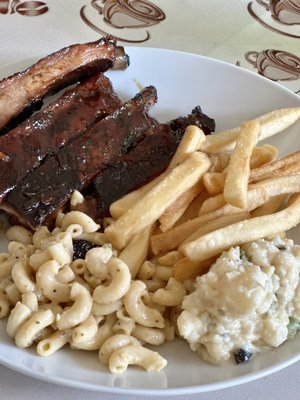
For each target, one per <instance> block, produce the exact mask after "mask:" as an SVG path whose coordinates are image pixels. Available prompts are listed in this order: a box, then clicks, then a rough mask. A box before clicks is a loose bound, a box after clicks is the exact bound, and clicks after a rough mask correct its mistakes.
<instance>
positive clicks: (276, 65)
mask: <svg viewBox="0 0 300 400" xmlns="http://www.w3.org/2000/svg"><path fill="white" fill-rule="evenodd" d="M245 58H246V60H247V61H248V62H249V63H250V64H252V65H253V66H254V67H255V68H256V69H257V71H258V73H259V74H260V75H263V76H265V77H266V78H269V79H271V80H273V81H291V80H295V79H299V78H300V58H299V57H297V56H296V55H294V54H292V53H288V52H287V51H282V50H273V49H267V50H263V51H261V52H257V51H248V52H247V53H245Z"/></svg>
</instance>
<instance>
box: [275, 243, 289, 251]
mask: <svg viewBox="0 0 300 400" xmlns="http://www.w3.org/2000/svg"><path fill="white" fill-rule="evenodd" d="M276 247H277V249H278V250H287V248H286V246H284V245H283V244H279V245H278V246H276Z"/></svg>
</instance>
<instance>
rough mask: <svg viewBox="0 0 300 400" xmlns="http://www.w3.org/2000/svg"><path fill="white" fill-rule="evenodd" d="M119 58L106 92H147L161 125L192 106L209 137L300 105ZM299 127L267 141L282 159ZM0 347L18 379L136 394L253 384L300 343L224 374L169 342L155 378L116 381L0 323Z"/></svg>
mask: <svg viewBox="0 0 300 400" xmlns="http://www.w3.org/2000/svg"><path fill="white" fill-rule="evenodd" d="M127 52H128V54H129V55H130V58H131V66H130V67H129V68H128V70H127V71H125V72H120V71H113V72H110V73H109V76H110V78H111V79H112V81H113V84H114V87H115V89H116V91H117V92H118V93H120V94H121V95H122V96H124V98H128V97H129V96H131V95H133V94H135V93H136V92H137V91H138V84H141V85H144V86H146V85H150V84H153V85H155V86H156V87H157V89H158V95H159V101H158V104H157V105H156V106H155V108H154V110H153V114H154V115H156V116H157V117H158V118H159V119H161V120H168V119H170V118H173V117H175V116H178V115H184V114H186V113H188V112H189V111H191V109H192V108H193V107H194V106H195V105H198V104H200V105H201V107H202V109H203V111H204V112H205V113H207V114H208V115H209V116H211V117H214V118H215V120H216V124H217V130H221V129H224V128H228V127H233V126H236V125H237V124H239V123H240V122H241V121H242V120H244V119H248V118H253V117H256V116H258V115H260V114H262V113H265V112H267V111H270V110H272V109H275V108H281V107H289V106H300V98H299V97H298V96H297V95H295V94H293V93H291V92H289V91H288V90H286V89H284V88H283V87H281V86H279V85H277V84H274V83H272V82H271V81H268V80H266V79H264V78H262V77H260V76H258V75H256V74H254V73H251V72H248V71H246V70H244V69H241V68H239V67H235V66H232V65H229V64H226V63H223V62H220V61H216V60H212V59H208V58H205V57H201V56H196V55H191V54H186V53H181V52H174V51H167V50H158V49H147V48H137V47H135V48H128V49H127ZM39 56H41V55H39V54H38V55H37V57H39ZM25 66H26V65H23V66H22V67H23V68H24V67H25ZM16 68H20V65H18V66H12V68H11V69H10V70H9V71H8V70H6V71H4V70H2V71H1V75H3V76H5V75H7V74H10V73H12V72H14V71H15V70H16ZM299 128H300V124H299V123H298V124H297V125H295V126H294V127H293V128H292V129H289V131H288V132H284V133H282V134H281V135H278V136H277V137H276V138H275V139H274V143H276V145H278V146H280V148H281V151H282V153H288V152H293V151H295V150H296V149H297V148H300V137H299V133H298V132H297V130H298V131H299ZM0 344H1V347H0V349H1V350H0V363H2V364H3V365H5V366H7V367H9V368H11V369H14V370H16V371H18V372H21V373H23V374H26V375H30V376H32V377H35V378H38V379H42V380H45V381H49V382H54V383H57V384H62V385H67V386H72V387H76V388H82V389H90V390H96V391H104V392H112V393H124V394H143V395H166V394H183V393H196V392H205V391H210V390H216V389H221V388H225V387H228V386H232V385H236V384H241V383H244V382H247V381H251V380H254V379H257V378H261V377H263V376H265V375H268V374H271V373H273V372H275V371H278V370H279V369H281V368H284V367H286V366H287V365H289V364H292V363H294V362H296V361H297V360H299V359H300V350H299V349H300V336H298V337H296V338H295V339H294V340H293V341H289V342H287V343H285V344H284V345H283V346H280V348H278V349H276V350H273V351H269V352H267V353H264V354H261V355H257V356H256V357H255V358H254V359H253V360H251V361H250V362H249V363H247V364H245V365H241V366H236V365H232V366H226V367H224V368H222V367H215V366H211V365H209V364H206V363H204V362H202V361H201V360H200V359H199V358H198V356H197V355H195V354H194V353H192V352H191V351H190V350H189V347H188V345H187V344H186V343H184V342H183V341H180V340H177V341H176V342H175V343H170V344H165V345H163V346H161V347H160V348H159V349H158V350H159V352H160V353H161V354H162V355H163V356H164V357H166V358H167V360H168V365H167V367H166V368H165V369H164V370H163V371H162V372H159V373H146V372H144V371H142V370H138V369H135V368H130V369H129V370H128V372H126V373H125V374H123V375H122V376H113V375H111V374H110V373H108V372H107V370H106V368H104V367H102V366H101V365H100V364H99V363H98V361H97V353H92V354H90V353H86V352H75V351H70V350H68V349H64V350H61V351H59V352H58V353H56V354H54V355H53V356H51V357H49V358H41V357H38V356H37V355H36V354H35V352H34V350H21V349H18V348H16V347H15V346H14V345H13V343H12V341H11V340H10V339H9V338H8V337H7V335H6V333H5V328H4V323H3V322H1V323H0Z"/></svg>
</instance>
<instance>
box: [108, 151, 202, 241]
mask: <svg viewBox="0 0 300 400" xmlns="http://www.w3.org/2000/svg"><path fill="white" fill-rule="evenodd" d="M209 167H210V161H209V158H208V156H207V155H206V154H204V153H199V152H196V153H193V154H192V155H190V156H189V157H188V158H187V159H186V160H185V161H184V162H182V163H181V164H179V165H178V166H177V167H175V168H174V169H173V170H171V171H169V174H168V175H167V176H166V178H165V179H163V180H162V181H161V182H160V183H159V184H158V185H157V186H155V187H154V188H153V189H151V190H150V191H149V192H148V193H146V195H145V196H144V197H142V198H141V199H140V200H139V201H138V202H137V203H136V204H135V205H134V206H132V207H131V208H129V209H128V210H127V211H126V212H125V213H124V214H123V215H122V216H121V217H120V218H119V219H117V220H116V221H115V222H114V223H113V224H111V225H110V226H109V227H107V229H106V230H105V235H106V236H107V237H108V239H109V240H110V241H111V243H112V244H113V246H115V247H116V248H118V249H123V248H124V247H125V246H126V244H127V243H128V242H129V240H130V239H131V238H132V237H133V236H135V235H136V234H138V233H139V232H141V231H142V230H143V229H145V228H146V227H147V226H148V225H151V224H152V223H153V222H155V221H156V220H157V219H158V218H159V217H160V216H161V215H162V214H163V213H164V212H165V210H166V209H167V208H168V207H169V206H170V205H171V204H172V203H174V201H175V200H176V199H177V198H178V197H179V196H181V194H182V193H184V192H185V191H186V190H188V189H189V188H190V187H192V186H193V185H195V183H196V182H198V181H199V179H200V178H201V176H202V175H203V174H204V173H205V172H206V171H207V170H208V168H209Z"/></svg>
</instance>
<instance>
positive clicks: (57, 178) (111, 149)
mask: <svg viewBox="0 0 300 400" xmlns="http://www.w3.org/2000/svg"><path fill="white" fill-rule="evenodd" d="M156 101H157V95H156V89H155V88H154V87H152V86H150V87H148V88H145V89H143V90H142V91H141V92H140V93H138V94H137V95H136V96H135V97H134V98H133V99H132V100H130V101H128V102H126V103H125V104H123V105H122V106H121V107H120V108H118V109H117V110H116V111H115V112H114V113H112V114H110V115H109V116H107V117H106V118H104V119H103V120H101V121H100V122H99V123H97V124H96V125H94V126H93V127H92V128H91V129H89V130H88V131H87V132H85V133H84V134H83V135H82V136H80V137H79V138H78V139H76V140H74V141H72V142H71V143H70V144H69V145H67V146H64V147H63V148H61V149H60V151H59V152H58V153H57V154H55V155H53V156H51V157H49V158H48V159H47V160H46V161H45V162H44V164H43V165H41V166H40V167H39V168H37V169H36V170H34V171H33V172H32V173H31V174H29V175H27V177H25V178H24V179H23V180H22V181H21V182H20V183H19V184H18V185H17V186H16V188H15V189H14V190H13V191H12V192H10V193H9V194H8V196H7V198H6V201H5V202H4V203H3V204H2V205H1V208H2V209H4V210H6V211H7V212H8V213H11V214H13V215H16V216H17V217H18V218H19V220H20V221H21V222H22V223H25V224H26V225H28V226H29V227H31V228H33V229H35V228H37V227H38V226H39V225H41V224H43V223H44V222H47V221H49V220H50V219H51V216H52V215H53V214H55V213H56V212H57V211H58V210H59V209H60V208H61V207H63V205H64V204H65V203H66V202H67V201H68V199H69V197H70V195H71V193H72V192H73V191H74V190H80V191H81V190H83V189H84V188H85V187H86V186H87V185H88V184H90V182H91V181H92V179H93V178H94V177H95V176H96V174H97V173H99V172H100V171H101V170H102V169H103V168H105V166H106V165H107V164H112V163H114V162H117V161H118V158H119V157H120V156H122V155H123V154H126V153H127V152H128V151H129V150H130V149H132V148H133V147H134V146H136V145H137V143H138V142H139V141H140V140H142V139H143V137H144V136H145V134H146V132H147V131H148V130H149V129H150V128H151V126H152V124H153V120H152V118H150V117H149V116H148V114H147V111H148V110H149V109H150V107H152V106H153V105H154V103H155V102H156Z"/></svg>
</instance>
